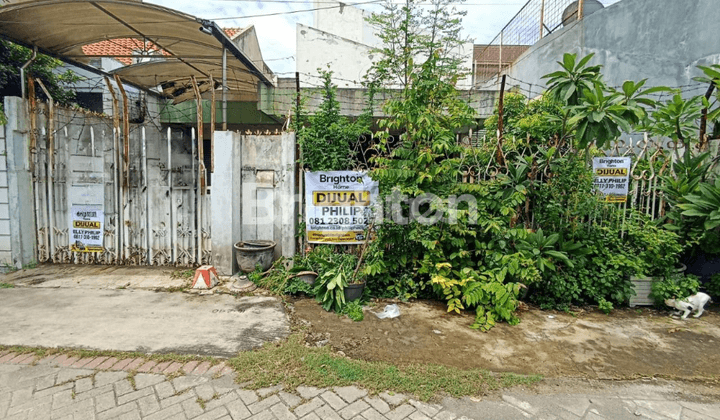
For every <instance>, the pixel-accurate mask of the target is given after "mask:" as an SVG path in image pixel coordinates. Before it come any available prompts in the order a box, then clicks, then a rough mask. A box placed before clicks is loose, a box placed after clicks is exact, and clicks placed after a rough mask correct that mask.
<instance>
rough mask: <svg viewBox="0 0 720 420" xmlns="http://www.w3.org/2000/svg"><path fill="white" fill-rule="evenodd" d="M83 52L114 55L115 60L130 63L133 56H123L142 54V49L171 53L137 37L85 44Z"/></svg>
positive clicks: (86, 53)
mask: <svg viewBox="0 0 720 420" xmlns="http://www.w3.org/2000/svg"><path fill="white" fill-rule="evenodd" d="M82 50H83V53H85V55H88V56H101V57H114V58H115V60H117V61H119V62H121V63H123V64H125V65H128V66H129V65H130V64H132V63H133V59H132V58H131V57H122V56H128V55H140V54H138V52H140V51H143V52H145V51H160V52H161V53H162V54H163V55H170V54H169V53H168V52H166V51H162V50H160V48H159V47H158V46H157V45H155V44H153V43H152V42H150V41H142V40H140V39H135V38H116V39H108V40H106V41H100V42H96V43H94V44H88V45H83V47H82Z"/></svg>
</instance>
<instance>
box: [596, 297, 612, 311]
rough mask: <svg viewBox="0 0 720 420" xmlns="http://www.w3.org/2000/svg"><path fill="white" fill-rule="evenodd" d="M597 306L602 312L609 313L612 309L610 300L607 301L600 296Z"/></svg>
mask: <svg viewBox="0 0 720 420" xmlns="http://www.w3.org/2000/svg"><path fill="white" fill-rule="evenodd" d="M598 308H600V310H601V311H603V312H604V313H606V314H609V313H610V312H612V310H613V304H612V302H608V301H607V300H605V299H603V298H600V300H599V301H598Z"/></svg>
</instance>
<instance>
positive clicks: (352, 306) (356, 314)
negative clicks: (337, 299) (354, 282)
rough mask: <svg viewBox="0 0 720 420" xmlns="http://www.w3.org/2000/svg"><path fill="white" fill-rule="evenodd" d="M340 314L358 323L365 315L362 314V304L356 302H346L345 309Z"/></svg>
mask: <svg viewBox="0 0 720 420" xmlns="http://www.w3.org/2000/svg"><path fill="white" fill-rule="evenodd" d="M342 313H343V314H345V315H347V316H348V318H350V319H352V320H353V321H355V322H360V321H362V320H363V319H364V318H365V315H364V314H363V308H362V304H361V303H360V302H359V301H357V300H354V301H352V302H348V303H347V305H345V307H344V308H343V310H342Z"/></svg>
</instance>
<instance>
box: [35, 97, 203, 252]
mask: <svg viewBox="0 0 720 420" xmlns="http://www.w3.org/2000/svg"><path fill="white" fill-rule="evenodd" d="M35 109H36V112H35V114H34V115H31V117H30V118H35V121H36V126H37V127H38V128H37V130H36V131H37V133H36V134H37V142H36V148H35V151H36V153H34V154H31V156H32V159H33V163H34V171H33V179H34V183H33V186H34V195H35V197H34V198H35V212H36V214H35V216H36V219H37V238H38V255H37V258H38V261H40V262H46V261H52V262H58V263H76V264H132V265H194V264H201V263H210V262H211V261H210V260H211V239H210V223H209V213H210V201H209V196H208V195H207V194H199V193H198V192H199V191H198V188H199V185H200V182H199V177H200V176H201V175H202V173H201V168H200V167H199V165H198V157H197V151H196V147H195V144H194V141H193V140H194V135H193V133H192V130H184V129H173V130H169V129H168V130H163V129H160V128H159V126H156V125H154V124H152V123H149V124H144V125H137V124H129V126H128V127H129V129H128V133H127V134H128V135H127V136H125V133H123V132H122V130H123V128H122V125H119V124H113V120H112V119H110V118H107V117H104V116H99V115H92V114H86V113H84V112H82V111H79V110H72V109H64V108H62V109H56V110H55V114H56V115H55V118H54V121H53V126H54V127H53V128H52V131H50V130H49V125H48V115H49V109H48V107H47V106H46V105H45V104H42V103H40V104H38V106H37V107H35ZM118 130H119V131H118ZM50 132H52V133H53V134H54V136H53V137H54V142H53V143H54V147H53V148H52V149H51V147H52V146H53V144H51V143H50V142H49V140H50V138H49V133H50ZM126 139H127V141H126ZM51 150H52V153H49V151H51ZM51 157H52V159H51ZM203 188H204V187H203ZM73 205H91V206H92V205H95V206H98V207H100V208H101V209H102V211H103V214H104V217H103V219H102V220H103V226H102V229H103V239H102V245H103V250H102V251H101V252H74V251H72V250H71V247H70V242H71V233H72V232H71V229H72V217H71V209H72V207H73Z"/></svg>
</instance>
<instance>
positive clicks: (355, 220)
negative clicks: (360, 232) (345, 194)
mask: <svg viewBox="0 0 720 420" xmlns="http://www.w3.org/2000/svg"><path fill="white" fill-rule="evenodd" d="M308 224H311V225H366V224H367V219H366V218H364V217H310V218H308Z"/></svg>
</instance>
